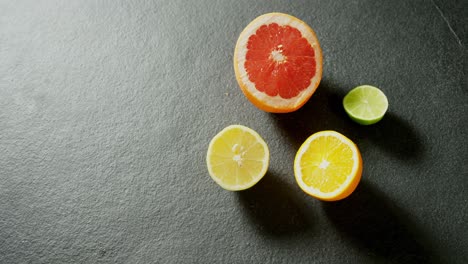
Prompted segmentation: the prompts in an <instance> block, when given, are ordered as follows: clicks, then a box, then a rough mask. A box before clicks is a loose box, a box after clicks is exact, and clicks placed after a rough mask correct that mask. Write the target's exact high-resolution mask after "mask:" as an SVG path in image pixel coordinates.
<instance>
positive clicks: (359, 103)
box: [343, 85, 388, 125]
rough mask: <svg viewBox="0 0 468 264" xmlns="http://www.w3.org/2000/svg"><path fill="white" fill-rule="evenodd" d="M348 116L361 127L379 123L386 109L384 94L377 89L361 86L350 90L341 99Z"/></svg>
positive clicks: (386, 103) (386, 101) (386, 102)
mask: <svg viewBox="0 0 468 264" xmlns="http://www.w3.org/2000/svg"><path fill="white" fill-rule="evenodd" d="M343 107H344V109H345V111H346V113H347V114H348V116H349V117H350V118H351V119H352V120H354V121H355V122H357V123H359V124H361V125H372V124H375V123H377V122H379V121H380V120H381V119H382V118H383V116H384V115H385V112H386V111H387V109H388V100H387V97H386V96H385V94H384V93H383V92H382V91H381V90H380V89H378V88H377V87H374V86H370V85H361V86H358V87H356V88H354V89H353V90H351V91H350V92H349V93H348V94H347V95H346V96H345V97H344V99H343Z"/></svg>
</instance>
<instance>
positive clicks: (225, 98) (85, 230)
mask: <svg viewBox="0 0 468 264" xmlns="http://www.w3.org/2000/svg"><path fill="white" fill-rule="evenodd" d="M467 5H468V4H467V1H466V0H464V1H441V0H434V1H429V0H425V1H423V0H417V1H404V0H395V1H371V0H365V1H345V0H343V1H325V0H315V1H291V2H290V1H256V2H253V1H246V0H243V1H209V0H203V1H180V0H176V1H0V62H1V63H0V263H430V262H433V263H468V252H467V249H468V231H467V230H468V226H467V219H468V216H467V201H468V198H467V197H468V181H467V177H468V165H467V162H466V159H467V158H468V151H467V150H468V148H467V140H466V138H467V136H468V133H467V132H468V128H467V127H468V120H467V116H468V115H467V112H468V104H467V99H468V85H467V58H468V56H467V51H466V44H467V43H468V39H467V35H468V34H467V32H468V30H467V25H468V23H467V18H466V14H468V9H467ZM272 11H279V12H285V13H289V14H292V15H294V16H297V17H299V18H300V19H302V20H304V21H305V22H307V23H308V24H309V25H311V26H312V27H313V28H314V29H315V31H316V33H317V35H318V38H319V40H320V42H321V46H322V48H323V54H324V72H323V81H322V83H321V85H320V87H319V88H318V90H317V92H316V94H314V96H313V97H312V98H311V100H310V101H309V102H308V103H307V104H306V105H305V106H304V107H303V108H302V109H300V110H299V111H297V112H295V113H292V114H283V115H277V114H269V113H265V112H262V111H259V110H257V109H256V108H255V107H253V106H252V105H251V104H250V103H249V102H248V101H247V100H246V99H245V98H244V96H243V95H242V94H241V92H240V90H239V88H238V87H237V83H236V80H235V77H234V71H233V67H232V54H233V50H234V45H235V42H236V40H237V37H238V35H239V33H240V32H241V31H242V29H243V28H244V27H245V26H246V25H247V24H248V22H249V21H251V20H252V19H254V18H255V17H256V16H258V15H261V14H263V13H267V12H272ZM359 84H373V85H376V86H378V87H380V88H381V89H382V90H383V91H384V92H385V93H386V95H387V96H388V99H389V102H390V108H389V112H388V114H387V116H386V117H385V118H384V119H383V120H382V121H381V122H380V123H379V124H377V125H374V126H370V127H362V126H359V125H356V124H354V123H352V122H351V121H350V120H349V119H348V118H347V117H346V115H345V113H344V111H343V110H342V107H341V100H342V97H343V96H344V95H345V94H346V92H347V91H349V90H350V89H351V88H353V87H354V86H357V85H359ZM230 124H243V125H246V126H249V127H251V128H253V129H255V130H256V131H258V132H259V133H260V134H261V135H262V136H263V137H264V139H265V140H266V141H267V143H268V144H269V147H270V151H271V165H270V170H269V173H268V174H267V175H266V177H265V178H264V179H263V180H262V181H261V182H260V183H259V184H258V185H256V186H255V187H254V188H252V189H251V190H248V191H244V192H239V193H233V192H227V191H224V190H222V189H221V188H220V187H218V186H217V185H216V184H215V183H214V182H213V181H212V180H211V179H210V177H209V176H208V173H207V170H206V165H205V155H206V149H207V145H208V143H209V141H210V139H211V138H212V137H213V136H214V135H215V134H216V133H217V132H218V131H220V130H221V129H222V128H224V127H225V126H227V125H230ZM325 129H333V130H337V131H339V132H341V133H344V134H345V135H347V136H349V137H350V138H351V139H352V140H353V141H355V142H356V143H357V145H358V146H359V148H360V149H361V152H362V155H363V159H364V166H365V167H364V174H363V180H362V182H361V184H360V185H359V187H358V188H357V190H356V192H355V193H354V194H353V195H352V196H350V197H349V198H348V199H346V200H344V201H341V202H336V203H324V202H320V201H317V200H314V199H313V198H310V197H307V196H306V195H305V194H303V193H302V192H301V191H300V189H299V187H298V186H296V184H295V181H294V177H293V169H292V162H293V158H294V155H295V152H296V151H297V149H298V146H299V145H300V144H301V142H302V141H303V140H305V138H307V136H309V135H310V134H312V133H314V132H316V131H320V130H325Z"/></svg>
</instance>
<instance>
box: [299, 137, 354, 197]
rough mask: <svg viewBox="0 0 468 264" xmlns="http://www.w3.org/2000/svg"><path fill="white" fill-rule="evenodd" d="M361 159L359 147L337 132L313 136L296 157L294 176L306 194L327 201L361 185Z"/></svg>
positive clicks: (346, 193)
mask: <svg viewBox="0 0 468 264" xmlns="http://www.w3.org/2000/svg"><path fill="white" fill-rule="evenodd" d="M361 174H362V158H361V154H360V152H359V149H358V148H357V146H356V145H355V144H354V143H353V142H352V141H351V140H350V139H348V138H347V137H345V136H344V135H342V134H340V133H338V132H335V131H321V132H317V133H315V134H313V135H312V136H310V137H309V138H308V139H307V140H306V141H305V142H304V143H303V144H302V146H301V147H300V148H299V151H298V152H297V154H296V157H295V159H294V175H295V177H296V181H297V183H298V185H299V187H300V188H301V189H302V190H303V191H304V192H306V193H307V194H309V195H311V196H313V197H315V198H318V199H321V200H325V201H335V200H340V199H343V198H346V197H347V196H348V195H350V194H351V193H352V192H353V191H354V190H355V189H356V186H357V185H358V183H359V181H360V179H361Z"/></svg>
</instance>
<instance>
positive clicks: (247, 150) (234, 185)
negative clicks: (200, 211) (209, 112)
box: [206, 125, 270, 191]
mask: <svg viewBox="0 0 468 264" xmlns="http://www.w3.org/2000/svg"><path fill="white" fill-rule="evenodd" d="M269 159H270V153H269V150H268V146H267V145H266V143H265V141H264V140H263V139H262V138H261V137H260V135H258V133H257V132H255V131H254V130H252V129H250V128H248V127H245V126H241V125H231V126H228V127H226V128H225V129H223V130H222V131H221V132H219V133H218V134H217V135H216V136H215V137H214V138H213V139H212V140H211V142H210V144H209V146H208V153H207V156H206V162H207V166H208V172H209V174H210V176H211V178H212V179H213V180H214V181H215V182H216V183H218V184H219V185H220V186H221V187H223V188H224V189H226V190H231V191H239V190H244V189H247V188H250V187H252V186H253V185H255V184H256V183H257V182H258V181H260V179H261V178H262V177H263V176H264V175H265V173H266V171H267V169H268V164H269Z"/></svg>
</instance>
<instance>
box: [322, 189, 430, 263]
mask: <svg viewBox="0 0 468 264" xmlns="http://www.w3.org/2000/svg"><path fill="white" fill-rule="evenodd" d="M322 206H323V209H324V211H325V214H326V216H327V217H328V218H329V219H330V221H331V222H332V224H333V225H334V226H335V228H336V229H337V230H338V231H339V232H340V233H341V234H343V235H344V237H346V238H348V239H350V240H351V242H353V244H354V245H356V246H358V247H359V248H360V249H363V250H365V251H366V252H369V253H370V254H372V255H375V256H377V257H380V258H383V259H386V260H391V261H392V262H393V261H395V262H396V263H432V262H433V261H434V256H431V255H430V252H431V250H430V245H429V241H428V240H427V239H426V238H424V235H423V234H422V233H421V232H420V231H419V230H418V228H417V226H416V225H415V224H414V223H412V222H411V220H410V219H408V217H405V214H404V212H403V210H401V209H400V208H398V207H397V206H396V205H395V204H394V203H392V202H391V201H390V200H389V199H388V198H387V197H385V196H384V195H383V194H382V193H380V192H378V191H377V190H375V189H374V188H373V187H372V186H371V185H369V184H368V183H366V182H365V181H361V183H360V184H359V185H358V188H357V189H356V190H355V191H354V193H353V194H352V195H351V196H349V197H348V198H346V199H344V200H341V201H337V202H324V203H323V204H322Z"/></svg>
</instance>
